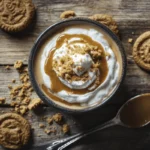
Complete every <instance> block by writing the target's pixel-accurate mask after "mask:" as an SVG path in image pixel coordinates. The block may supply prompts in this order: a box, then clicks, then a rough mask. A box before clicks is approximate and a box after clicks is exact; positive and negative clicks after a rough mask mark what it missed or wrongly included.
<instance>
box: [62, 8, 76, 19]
mask: <svg viewBox="0 0 150 150" xmlns="http://www.w3.org/2000/svg"><path fill="white" fill-rule="evenodd" d="M75 16H76V14H75V12H74V11H73V10H67V11H64V12H63V13H61V15H60V18H61V19H68V18H73V17H75Z"/></svg>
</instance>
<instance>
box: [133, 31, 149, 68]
mask: <svg viewBox="0 0 150 150" xmlns="http://www.w3.org/2000/svg"><path fill="white" fill-rule="evenodd" d="M132 54H133V58H134V60H135V62H136V63H137V64H138V65H139V66H140V67H141V68H143V69H145V70H147V71H150V31H147V32H145V33H143V34H142V35H140V36H139V37H138V38H137V40H136V41H135V43H134V45H133V53H132Z"/></svg>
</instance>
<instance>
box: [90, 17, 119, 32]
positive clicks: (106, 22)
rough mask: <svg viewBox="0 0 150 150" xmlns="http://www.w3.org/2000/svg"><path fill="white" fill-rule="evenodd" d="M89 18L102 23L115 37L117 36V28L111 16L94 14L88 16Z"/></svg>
mask: <svg viewBox="0 0 150 150" xmlns="http://www.w3.org/2000/svg"><path fill="white" fill-rule="evenodd" d="M89 18H90V19H92V20H94V21H98V22H100V23H102V24H103V25H105V26H106V27H108V28H109V29H110V30H111V31H113V32H114V33H115V34H116V35H117V34H118V26H117V23H116V21H115V20H114V19H113V18H112V16H110V15H108V14H95V15H93V16H90V17H89Z"/></svg>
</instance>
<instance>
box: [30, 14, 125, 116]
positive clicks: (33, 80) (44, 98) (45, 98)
mask: <svg viewBox="0 0 150 150" xmlns="http://www.w3.org/2000/svg"><path fill="white" fill-rule="evenodd" d="M72 21H82V22H85V23H90V24H94V25H95V26H97V27H98V28H101V29H102V30H104V32H106V33H107V34H108V35H109V36H110V37H111V38H112V39H113V40H114V42H115V43H116V45H117V46H118V49H119V51H120V54H121V58H122V73H121V77H120V81H119V83H118V84H117V86H116V87H115V89H114V90H113V91H112V93H111V94H110V95H109V97H107V98H106V99H105V100H104V101H102V102H101V103H99V104H98V105H94V106H92V107H87V108H84V109H69V108H67V107H63V106H60V105H59V104H57V103H55V102H54V101H53V100H51V99H50V98H48V96H46V94H44V92H43V91H42V90H41V89H40V88H39V86H38V83H37V81H36V78H35V76H34V64H33V61H34V58H35V54H36V51H37V49H38V45H39V42H41V41H40V39H42V37H44V36H45V34H47V33H48V32H49V30H52V29H53V28H54V27H56V26H59V25H61V24H66V23H68V22H72ZM126 67H127V59H126V54H125V50H124V48H123V45H122V43H121V41H120V40H119V38H118V37H117V36H116V35H115V34H114V33H113V32H112V31H111V30H110V29H109V28H107V27H106V26H105V25H103V24H101V23H99V22H97V21H94V20H91V19H89V18H82V17H76V18H71V19H67V20H62V21H59V22H57V23H55V24H53V25H51V26H49V27H48V28H47V29H46V30H45V31H43V32H42V33H41V34H40V35H39V37H38V38H37V40H36V41H35V43H34V45H33V47H32V49H31V51H30V54H29V59H28V70H29V77H30V81H31V84H32V86H33V88H34V90H35V92H36V94H37V95H38V96H39V97H40V98H41V100H42V101H44V102H45V103H46V104H47V105H48V106H53V107H55V108H58V109H60V110H62V111H64V112H67V113H76V114H80V113H83V112H89V111H92V110H96V109H98V108H100V107H102V106H103V105H104V104H106V103H107V102H108V101H110V100H111V99H112V98H113V97H114V96H115V94H116V93H117V92H118V91H119V88H120V86H121V85H122V83H123V80H124V78H125V75H126Z"/></svg>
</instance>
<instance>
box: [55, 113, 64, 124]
mask: <svg viewBox="0 0 150 150" xmlns="http://www.w3.org/2000/svg"><path fill="white" fill-rule="evenodd" d="M62 119H63V116H62V114H61V113H57V114H55V115H53V120H54V121H55V122H57V123H60V122H61V121H62Z"/></svg>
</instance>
